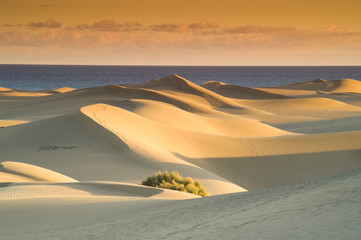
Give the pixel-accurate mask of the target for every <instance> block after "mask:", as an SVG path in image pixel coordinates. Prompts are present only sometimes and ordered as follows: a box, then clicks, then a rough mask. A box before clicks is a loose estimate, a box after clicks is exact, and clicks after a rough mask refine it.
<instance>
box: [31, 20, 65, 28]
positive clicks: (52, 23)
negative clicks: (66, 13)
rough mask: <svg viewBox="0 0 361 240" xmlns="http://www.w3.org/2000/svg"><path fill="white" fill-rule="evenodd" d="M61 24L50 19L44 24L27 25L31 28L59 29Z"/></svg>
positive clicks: (33, 23)
mask: <svg viewBox="0 0 361 240" xmlns="http://www.w3.org/2000/svg"><path fill="white" fill-rule="evenodd" d="M61 25H62V24H61V22H58V21H55V20H54V19H52V18H49V19H46V20H45V21H44V22H31V23H28V24H27V26H28V27H32V28H60V27H61Z"/></svg>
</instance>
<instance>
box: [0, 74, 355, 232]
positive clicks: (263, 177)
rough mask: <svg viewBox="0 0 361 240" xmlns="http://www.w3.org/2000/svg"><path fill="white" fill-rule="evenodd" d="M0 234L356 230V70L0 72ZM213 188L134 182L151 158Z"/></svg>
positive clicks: (149, 170) (153, 164)
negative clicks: (78, 78)
mask: <svg viewBox="0 0 361 240" xmlns="http://www.w3.org/2000/svg"><path fill="white" fill-rule="evenodd" d="M0 152H1V158H0V212H1V217H0V233H1V239H166V238H170V237H171V238H173V239H222V238H223V239H240V238H244V239H356V238H357V237H359V235H360V234H361V230H360V228H359V226H360V224H361V220H360V216H361V212H360V209H361V191H360V190H359V186H360V183H361V170H360V169H361V82H360V81H358V80H354V79H340V80H332V81H326V80H324V79H316V80H310V81H307V82H300V83H294V84H289V85H281V86H269V87H262V88H250V87H244V86H238V85H230V84H226V83H223V82H220V81H209V82H207V83H205V84H202V85H198V84H195V83H193V82H192V79H185V78H183V77H181V76H178V75H171V76H168V77H164V78H159V79H153V80H150V81H148V82H144V83H139V84H122V85H106V86H99V87H89V88H81V89H74V88H69V87H66V86H64V87H61V88H57V89H51V90H41V91H24V90H16V89H10V88H5V87H1V86H0ZM164 170H167V171H169V172H171V171H178V172H179V173H180V174H181V175H182V176H185V177H188V176H189V177H192V178H194V179H198V180H199V181H200V183H201V184H202V185H203V186H204V187H205V188H206V189H207V191H208V192H209V193H210V195H211V196H210V197H199V196H196V195H193V194H189V193H185V192H179V191H174V190H168V189H159V188H152V187H148V186H143V185H141V182H142V180H144V179H145V178H147V177H148V176H151V175H153V174H154V173H155V172H157V171H164Z"/></svg>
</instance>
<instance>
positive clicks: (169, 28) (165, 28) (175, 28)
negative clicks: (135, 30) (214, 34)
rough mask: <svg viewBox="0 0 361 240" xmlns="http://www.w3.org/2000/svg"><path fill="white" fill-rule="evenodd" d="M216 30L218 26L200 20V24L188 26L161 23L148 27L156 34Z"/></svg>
mask: <svg viewBox="0 0 361 240" xmlns="http://www.w3.org/2000/svg"><path fill="white" fill-rule="evenodd" d="M216 28H218V24H216V23H210V22H208V21H207V20H202V21H201V22H196V23H190V24H178V23H172V24H170V23H163V24H157V25H151V26H149V29H150V30H151V31H156V32H174V33H182V32H188V31H195V30H206V29H207V30H208V29H216Z"/></svg>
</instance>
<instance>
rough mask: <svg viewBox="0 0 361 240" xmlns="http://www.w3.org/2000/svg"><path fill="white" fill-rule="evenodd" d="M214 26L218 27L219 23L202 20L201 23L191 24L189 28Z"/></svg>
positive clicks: (209, 27)
mask: <svg viewBox="0 0 361 240" xmlns="http://www.w3.org/2000/svg"><path fill="white" fill-rule="evenodd" d="M212 28H218V24H217V23H210V22H208V21H207V20H202V21H201V22H199V23H192V24H189V29H212Z"/></svg>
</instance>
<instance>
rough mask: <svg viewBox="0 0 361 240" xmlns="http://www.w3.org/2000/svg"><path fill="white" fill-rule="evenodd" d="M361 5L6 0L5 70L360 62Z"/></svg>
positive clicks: (1, 24)
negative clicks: (17, 67)
mask: <svg viewBox="0 0 361 240" xmlns="http://www.w3.org/2000/svg"><path fill="white" fill-rule="evenodd" d="M360 12H361V2H360V1H358V0H344V1H335V0H329V1H323V0H316V1H309V0H306V1H286V0H276V1H266V0H258V1H243V0H230V1H214V0H213V1H203V0H202V1H188V0H186V1H163V0H155V1H148V0H138V1H130V0H121V1H117V0H105V1H94V0H91V1H89V0H88V1H85V0H77V1H70V0H53V1H44V0H41V1H39V0H34V1H28V0H0V16H1V17H0V63H2V64H7V63H9V64H10V63H32V64H112V65H118V64H121V65H360V64H361V21H360V16H359V13H360Z"/></svg>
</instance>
